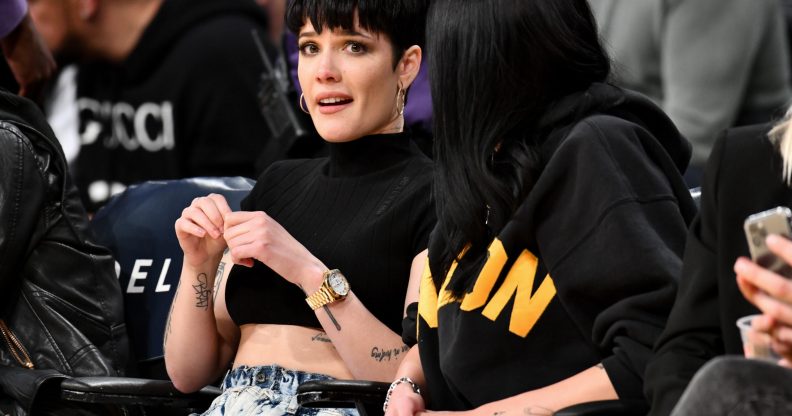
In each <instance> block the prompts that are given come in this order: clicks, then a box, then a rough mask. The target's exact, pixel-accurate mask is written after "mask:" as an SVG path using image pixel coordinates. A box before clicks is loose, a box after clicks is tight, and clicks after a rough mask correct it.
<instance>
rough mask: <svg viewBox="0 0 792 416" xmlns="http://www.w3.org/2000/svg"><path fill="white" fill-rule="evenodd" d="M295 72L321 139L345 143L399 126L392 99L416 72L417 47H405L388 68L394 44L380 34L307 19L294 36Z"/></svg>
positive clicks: (411, 79)
mask: <svg viewBox="0 0 792 416" xmlns="http://www.w3.org/2000/svg"><path fill="white" fill-rule="evenodd" d="M298 42H299V43H298V44H299V48H300V59H299V64H298V77H299V79H300V85H301V86H302V89H303V93H304V95H305V105H306V106H307V108H308V112H309V113H310V114H311V119H312V120H313V122H314V125H315V126H316V130H317V131H318V132H319V135H321V136H322V137H323V138H324V139H325V140H327V141H329V142H346V141H351V140H355V139H358V138H360V137H362V136H366V135H369V134H377V133H397V132H400V131H402V129H403V125H404V119H403V117H401V116H399V113H398V110H397V107H396V100H397V97H396V96H397V92H398V88H399V85H400V83H401V85H402V87H403V88H407V87H408V86H409V85H410V83H412V81H413V79H415V75H416V74H417V72H418V67H419V66H420V63H421V50H420V48H418V47H417V46H413V47H411V48H410V49H408V51H407V53H405V55H404V57H402V59H401V60H400V61H399V64H398V65H397V66H396V69H394V67H393V49H392V46H391V43H390V41H389V40H388V39H387V38H386V37H385V36H382V35H379V34H376V33H371V32H368V31H366V30H365V29H363V28H360V27H359V26H358V25H357V24H356V25H355V30H354V31H347V30H344V29H340V28H339V29H336V30H329V29H327V28H324V30H322V33H321V34H318V33H317V32H316V30H315V29H314V27H313V25H312V24H311V23H310V21H309V22H307V23H306V24H305V26H303V27H302V29H301V30H300V33H299V36H298Z"/></svg>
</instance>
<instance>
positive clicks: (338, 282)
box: [327, 271, 349, 296]
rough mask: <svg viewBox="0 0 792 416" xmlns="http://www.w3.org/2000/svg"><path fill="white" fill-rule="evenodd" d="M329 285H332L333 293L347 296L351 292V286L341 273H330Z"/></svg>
mask: <svg viewBox="0 0 792 416" xmlns="http://www.w3.org/2000/svg"><path fill="white" fill-rule="evenodd" d="M327 283H329V284H330V287H331V288H333V291H335V292H336V293H337V294H339V295H341V296H346V295H347V292H349V284H348V283H347V281H346V279H345V278H344V275H342V274H341V272H338V271H335V272H333V273H330V276H329V277H328V278H327Z"/></svg>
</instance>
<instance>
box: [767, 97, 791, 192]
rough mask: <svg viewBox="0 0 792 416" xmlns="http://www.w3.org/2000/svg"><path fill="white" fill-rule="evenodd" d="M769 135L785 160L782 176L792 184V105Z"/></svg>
mask: <svg viewBox="0 0 792 416" xmlns="http://www.w3.org/2000/svg"><path fill="white" fill-rule="evenodd" d="M767 137H769V138H770V141H771V142H772V143H773V144H774V145H775V146H776V147H777V148H778V153H780V154H781V159H782V160H783V161H784V163H783V166H782V168H781V178H782V179H783V180H784V182H786V184H787V185H789V186H792V107H790V108H789V109H788V110H787V112H786V114H785V115H784V118H783V119H782V120H781V121H780V122H779V123H778V124H776V125H775V127H773V128H772V129H771V130H770V133H767Z"/></svg>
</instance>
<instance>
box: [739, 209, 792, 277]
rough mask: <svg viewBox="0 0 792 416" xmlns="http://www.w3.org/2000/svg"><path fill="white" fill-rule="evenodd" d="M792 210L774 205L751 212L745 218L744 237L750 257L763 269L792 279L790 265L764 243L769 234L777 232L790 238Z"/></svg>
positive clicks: (791, 236)
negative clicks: (764, 209)
mask: <svg viewBox="0 0 792 416" xmlns="http://www.w3.org/2000/svg"><path fill="white" fill-rule="evenodd" d="M790 223H792V210H790V209H789V208H787V207H775V208H773V209H769V210H767V211H762V212H759V213H756V214H753V215H751V216H749V217H748V218H746V219H745V224H744V227H743V228H744V229H745V238H746V239H747V240H748V249H749V250H750V251H751V258H752V259H753V261H754V262H756V264H758V265H760V266H762V267H764V268H765V269H768V270H772V271H773V272H775V273H777V274H779V275H781V276H784V277H787V278H790V279H792V266H790V265H789V264H787V263H786V262H785V261H783V260H781V259H780V258H778V256H776V255H775V254H773V253H772V252H771V251H770V249H768V248H767V246H766V245H765V239H766V238H767V236H768V235H770V234H778V235H781V236H783V237H786V238H788V239H792V227H790Z"/></svg>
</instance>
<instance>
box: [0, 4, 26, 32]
mask: <svg viewBox="0 0 792 416" xmlns="http://www.w3.org/2000/svg"><path fill="white" fill-rule="evenodd" d="M25 13H27V1H25V0H0V38H2V37H5V35H7V34H9V33H11V31H12V30H14V28H15V27H17V25H18V24H19V22H21V21H22V18H23V17H25Z"/></svg>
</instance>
